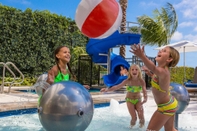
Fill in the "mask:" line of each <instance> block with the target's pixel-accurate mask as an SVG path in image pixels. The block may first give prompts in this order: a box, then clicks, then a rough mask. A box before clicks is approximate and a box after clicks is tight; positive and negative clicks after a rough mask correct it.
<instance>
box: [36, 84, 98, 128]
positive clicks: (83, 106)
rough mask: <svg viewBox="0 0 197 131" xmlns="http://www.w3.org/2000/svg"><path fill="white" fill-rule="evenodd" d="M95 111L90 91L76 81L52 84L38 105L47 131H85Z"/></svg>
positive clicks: (41, 119) (39, 113) (41, 120)
mask: <svg viewBox="0 0 197 131" xmlns="http://www.w3.org/2000/svg"><path fill="white" fill-rule="evenodd" d="M93 112H94V104H93V100H92V97H91V95H90V93H89V92H88V91H87V89H85V88H84V87H83V86H82V85H81V84H79V83H77V82H74V81H62V82H57V83H54V84H52V85H51V86H50V87H49V88H48V89H47V90H46V91H45V93H44V94H43V96H42V99H41V101H40V105H39V107H38V116H39V120H40V123H41V124H42V126H43V127H44V129H45V130H46V131H85V129H86V128H87V127H88V126H89V124H90V122H91V120H92V118H93Z"/></svg>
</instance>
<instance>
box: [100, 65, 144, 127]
mask: <svg viewBox="0 0 197 131" xmlns="http://www.w3.org/2000/svg"><path fill="white" fill-rule="evenodd" d="M125 85H126V90H127V94H126V99H125V100H126V103H127V107H128V110H129V113H130V115H131V118H132V119H131V121H130V126H131V127H133V126H134V125H135V124H136V121H137V115H138V118H139V124H140V126H139V127H140V128H141V127H143V126H144V123H145V120H144V109H143V106H142V105H143V104H144V103H145V102H146V101H147V92H146V84H145V82H144V80H143V79H142V73H141V70H140V68H139V66H138V65H132V66H131V67H130V68H129V73H128V79H126V80H124V81H123V82H122V83H120V84H119V85H115V86H113V87H111V88H102V89H101V92H108V91H114V90H117V89H120V88H122V87H123V86H125ZM141 92H143V101H142V96H141Z"/></svg>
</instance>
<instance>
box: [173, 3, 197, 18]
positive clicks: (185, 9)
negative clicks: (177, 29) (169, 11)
mask: <svg viewBox="0 0 197 131" xmlns="http://www.w3.org/2000/svg"><path fill="white" fill-rule="evenodd" d="M174 7H175V8H177V9H180V11H181V12H182V13H183V16H184V17H185V18H187V19H195V18H197V13H196V12H197V0H182V1H181V2H180V3H178V4H176V5H174Z"/></svg>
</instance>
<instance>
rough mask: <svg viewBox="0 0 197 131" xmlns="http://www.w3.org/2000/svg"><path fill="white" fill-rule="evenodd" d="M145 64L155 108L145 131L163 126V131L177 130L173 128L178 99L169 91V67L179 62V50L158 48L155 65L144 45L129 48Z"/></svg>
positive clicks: (156, 130) (144, 68)
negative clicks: (147, 55) (145, 52)
mask: <svg viewBox="0 0 197 131" xmlns="http://www.w3.org/2000/svg"><path fill="white" fill-rule="evenodd" d="M130 51H131V52H132V53H133V54H135V55H136V56H137V57H139V58H140V59H141V60H142V61H143V62H144V64H145V66H146V67H143V70H144V71H145V73H147V74H148V75H149V76H151V77H152V81H151V84H152V94H153V96H154V100H155V103H156V104H157V107H158V108H157V110H156V111H155V112H154V114H153V116H152V117H151V120H150V122H149V124H148V127H147V130H146V131H159V130H160V129H161V128H162V127H163V126H164V128H165V131H177V130H176V129H175V128H174V118H175V117H174V114H175V112H176V110H177V106H178V101H177V100H176V98H174V97H173V96H172V95H171V93H170V91H169V90H170V71H169V68H170V67H175V66H176V65H177V63H178V62H179V52H178V51H177V50H176V49H174V48H173V47H170V46H166V47H165V48H163V49H162V50H160V51H159V52H158V54H157V56H156V58H155V60H156V62H157V66H156V65H155V64H154V63H153V62H152V61H150V60H149V59H148V58H147V57H146V55H145V54H144V46H143V47H141V46H140V44H138V45H133V46H132V47H131V50H130Z"/></svg>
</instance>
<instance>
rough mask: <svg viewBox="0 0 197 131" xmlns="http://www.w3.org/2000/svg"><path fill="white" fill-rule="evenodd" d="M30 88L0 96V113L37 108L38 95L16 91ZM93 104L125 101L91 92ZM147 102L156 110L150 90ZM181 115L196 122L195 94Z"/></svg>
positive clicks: (116, 94) (120, 95) (114, 94)
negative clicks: (188, 116) (186, 114)
mask: <svg viewBox="0 0 197 131" xmlns="http://www.w3.org/2000/svg"><path fill="white" fill-rule="evenodd" d="M29 88H30V87H13V88H12V90H11V93H7V92H6V88H5V93H3V94H0V112H5V111H10V110H18V109H29V108H37V101H38V95H37V94H33V93H30V92H21V91H18V90H28V89H29ZM90 94H91V96H92V99H93V102H94V103H95V104H96V103H107V102H110V100H111V99H115V100H117V101H124V100H125V93H124V92H122V93H121V92H111V93H101V92H92V93H90ZM147 94H148V101H147V103H145V106H146V107H147V108H154V109H156V104H155V102H154V99H153V96H152V93H151V90H147ZM183 113H191V114H192V116H193V117H194V118H195V120H197V93H190V103H189V105H188V106H187V108H186V109H185V110H184V112H183Z"/></svg>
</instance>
